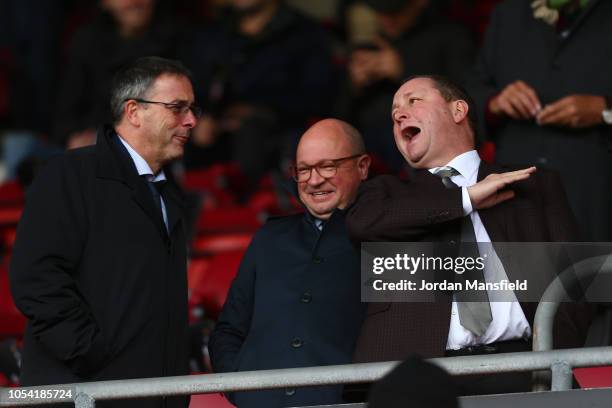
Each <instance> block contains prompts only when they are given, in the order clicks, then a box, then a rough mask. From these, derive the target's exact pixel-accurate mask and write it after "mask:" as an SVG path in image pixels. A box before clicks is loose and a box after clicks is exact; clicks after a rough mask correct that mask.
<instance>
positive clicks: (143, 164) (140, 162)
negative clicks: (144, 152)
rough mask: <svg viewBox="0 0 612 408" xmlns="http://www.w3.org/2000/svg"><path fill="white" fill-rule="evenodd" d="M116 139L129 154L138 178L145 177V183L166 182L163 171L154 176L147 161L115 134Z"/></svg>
mask: <svg viewBox="0 0 612 408" xmlns="http://www.w3.org/2000/svg"><path fill="white" fill-rule="evenodd" d="M117 137H119V140H120V141H121V143H122V144H123V146H125V149H126V150H127V152H128V153H129V154H130V157H131V158H132V161H133V162H134V165H135V166H136V171H138V175H139V176H146V179H147V181H152V182H156V181H165V180H166V174H165V173H164V169H161V170H160V171H159V173H157V174H156V175H154V174H153V170H151V167H150V166H149V164H148V163H147V161H146V160H145V159H143V158H142V156H141V155H140V154H138V152H137V151H136V150H134V149H133V148H132V146H130V145H129V144H128V142H126V141H125V140H123V138H122V137H121V135H119V134H117Z"/></svg>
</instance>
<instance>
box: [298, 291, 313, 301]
mask: <svg viewBox="0 0 612 408" xmlns="http://www.w3.org/2000/svg"><path fill="white" fill-rule="evenodd" d="M311 300H312V294H311V293H310V292H304V293H303V294H302V297H301V298H300V302H302V303H310V301H311Z"/></svg>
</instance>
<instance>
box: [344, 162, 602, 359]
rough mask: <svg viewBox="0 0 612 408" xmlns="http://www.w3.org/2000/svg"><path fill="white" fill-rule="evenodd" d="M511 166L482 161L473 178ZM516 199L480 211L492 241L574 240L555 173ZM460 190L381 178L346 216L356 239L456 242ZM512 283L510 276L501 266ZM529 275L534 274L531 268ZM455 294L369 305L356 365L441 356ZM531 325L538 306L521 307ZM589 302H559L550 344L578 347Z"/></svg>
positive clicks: (422, 175) (520, 188) (422, 173)
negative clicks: (427, 300)
mask: <svg viewBox="0 0 612 408" xmlns="http://www.w3.org/2000/svg"><path fill="white" fill-rule="evenodd" d="M509 170H510V169H506V168H502V167H498V166H492V165H489V164H486V163H484V162H482V163H481V165H480V167H479V170H478V180H479V181H480V180H482V179H484V178H485V177H486V176H488V175H489V174H492V173H501V172H505V171H509ZM512 190H513V191H514V192H515V197H514V198H512V199H510V200H508V201H505V202H503V203H500V204H498V205H497V206H494V207H492V208H489V209H486V210H479V211H478V213H479V215H480V218H481V219H482V222H483V224H484V226H485V228H486V230H487V232H488V234H489V236H490V238H491V241H492V242H493V244H494V245H495V242H572V241H576V240H577V234H578V233H577V228H576V224H575V222H574V216H573V214H572V212H571V210H570V208H569V205H568V202H567V198H566V195H565V192H564V189H563V186H562V184H561V182H560V179H559V176H558V175H557V173H555V172H550V171H545V170H540V169H539V170H538V171H536V173H535V174H533V175H532V176H531V177H530V178H529V179H527V180H525V181H521V182H518V183H515V184H513V185H512ZM462 217H463V206H462V200H461V189H446V188H445V187H444V186H443V184H442V183H441V181H440V179H439V178H438V177H436V176H434V175H432V174H431V173H430V172H429V171H427V170H417V171H415V172H414V174H413V175H412V177H410V179H409V180H406V181H402V180H400V179H399V178H397V177H394V176H379V177H376V178H374V179H372V180H370V181H368V182H366V183H364V184H363V185H362V186H361V189H360V191H359V195H358V197H357V200H356V202H355V204H354V205H353V206H352V207H351V208H350V210H349V212H348V215H347V227H348V230H349V234H350V236H351V239H352V240H353V242H354V243H355V244H356V245H358V244H359V243H361V242H371V241H404V242H411V241H412V242H440V241H447V242H451V241H454V240H456V241H459V234H460V224H461V218H462ZM505 269H506V273H507V274H508V278H509V279H510V280H511V281H512V278H513V277H512V271H511V270H509V268H508V267H505ZM534 273H536V272H535V271H534ZM451 302H452V296H451V295H450V294H449V295H448V296H447V298H446V299H442V300H437V301H436V302H435V303H408V302H404V303H370V304H369V306H368V310H367V314H366V318H365V321H364V324H363V326H362V329H361V333H360V336H359V339H358V341H357V346H356V350H355V358H354V360H355V362H358V363H360V362H373V361H388V360H401V359H404V358H406V357H407V356H408V355H409V354H413V353H417V354H420V355H421V356H423V357H427V358H428V357H438V356H443V355H444V353H445V349H446V342H447V338H448V330H449V325H450V312H451ZM521 307H522V308H523V311H524V313H525V316H526V318H527V320H528V321H529V322H530V324H531V325H532V327H533V318H534V316H535V310H536V307H537V304H535V303H521ZM589 311H590V308H589V307H588V306H587V305H583V304H580V305H577V304H562V307H561V308H560V310H559V312H558V313H557V316H556V321H555V325H554V327H555V333H554V340H555V347H556V348H559V347H579V346H582V344H583V343H584V338H585V336H586V330H587V328H588V324H589V321H590V312H589Z"/></svg>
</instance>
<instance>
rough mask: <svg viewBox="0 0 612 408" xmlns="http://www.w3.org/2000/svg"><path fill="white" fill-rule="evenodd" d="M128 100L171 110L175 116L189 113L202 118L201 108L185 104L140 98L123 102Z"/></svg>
mask: <svg viewBox="0 0 612 408" xmlns="http://www.w3.org/2000/svg"><path fill="white" fill-rule="evenodd" d="M129 100H133V101H136V102H138V103H154V104H157V105H162V106H163V107H164V108H166V109H169V110H171V111H172V112H174V113H175V114H177V115H186V114H187V112H189V111H191V113H193V116H195V117H196V118H200V117H201V116H202V108H200V107H199V106H196V105H192V104H190V103H187V102H160V101H147V100H146V99H140V98H127V99H125V100H124V101H123V102H127V101H129Z"/></svg>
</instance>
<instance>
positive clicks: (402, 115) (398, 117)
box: [393, 109, 410, 122]
mask: <svg viewBox="0 0 612 408" xmlns="http://www.w3.org/2000/svg"><path fill="white" fill-rule="evenodd" d="M409 118H410V112H409V111H408V109H401V110H398V111H397V112H395V115H394V117H393V119H394V120H395V121H396V122H400V121H402V120H406V119H409Z"/></svg>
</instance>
